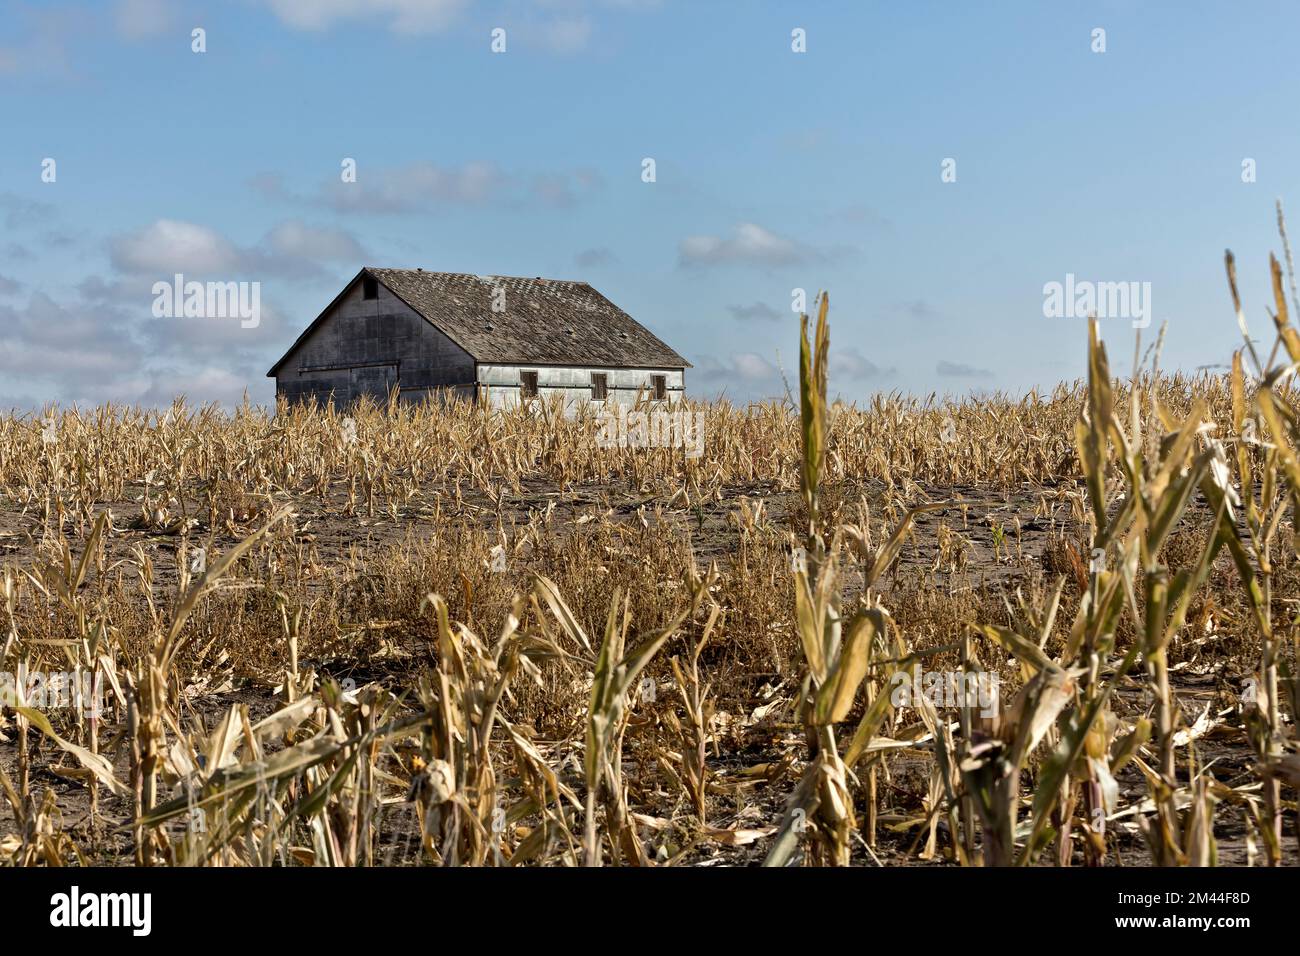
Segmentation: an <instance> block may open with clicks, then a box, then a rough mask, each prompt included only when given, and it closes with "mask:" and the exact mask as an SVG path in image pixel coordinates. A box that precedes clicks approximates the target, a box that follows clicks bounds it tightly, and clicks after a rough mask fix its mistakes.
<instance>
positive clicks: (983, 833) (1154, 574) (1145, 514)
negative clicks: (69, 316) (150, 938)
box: [0, 209, 1300, 866]
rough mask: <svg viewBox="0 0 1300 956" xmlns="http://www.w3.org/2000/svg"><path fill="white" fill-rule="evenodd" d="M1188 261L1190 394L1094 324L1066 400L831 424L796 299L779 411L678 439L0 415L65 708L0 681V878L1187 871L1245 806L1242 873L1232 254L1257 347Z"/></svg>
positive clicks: (1256, 777) (1261, 626) (570, 425)
mask: <svg viewBox="0 0 1300 956" xmlns="http://www.w3.org/2000/svg"><path fill="white" fill-rule="evenodd" d="M1280 216H1281V213H1280V209H1279V225H1281V218H1280ZM1282 236H1283V241H1284V243H1285V238H1286V237H1285V229H1284V228H1283V229H1282ZM1286 259H1287V261H1288V263H1289V260H1290V256H1289V248H1288V250H1287V255H1286ZM1227 267H1228V280H1229V288H1230V292H1231V296H1232V301H1233V304H1234V308H1235V311H1236V318H1237V321H1238V324H1239V326H1240V328H1241V330H1242V333H1243V336H1244V338H1245V342H1244V345H1243V347H1242V348H1241V349H1240V350H1239V351H1238V352H1237V353H1236V354H1235V355H1234V356H1233V361H1232V366H1231V372H1230V373H1229V374H1228V375H1225V376H1222V377H1219V378H1210V377H1200V378H1197V379H1188V378H1185V377H1181V376H1169V375H1164V374H1161V373H1160V372H1159V371H1158V366H1157V362H1158V354H1159V352H1158V348H1157V349H1156V351H1155V356H1156V359H1155V360H1154V361H1152V362H1151V363H1150V366H1149V367H1147V365H1146V363H1145V362H1143V363H1138V362H1136V361H1135V368H1138V369H1140V370H1139V371H1137V372H1135V374H1134V375H1133V376H1132V377H1131V378H1130V379H1129V380H1128V381H1118V380H1116V379H1114V378H1113V377H1112V375H1111V373H1110V370H1109V363H1108V358H1107V353H1106V348H1105V346H1104V345H1103V343H1102V342H1101V339H1100V335H1099V329H1098V325H1097V323H1096V322H1095V321H1093V322H1091V323H1090V325H1089V329H1088V341H1087V349H1088V378H1087V381H1086V382H1083V383H1079V384H1078V385H1076V386H1073V387H1069V386H1062V387H1060V388H1058V389H1057V390H1056V391H1055V392H1054V393H1052V394H1051V395H1049V396H1045V397H1040V396H1036V395H1034V396H1028V397H1026V398H1023V399H1020V400H1012V399H1009V398H1005V397H995V398H991V399H983V400H978V401H976V400H967V401H964V402H961V403H956V404H953V403H947V404H941V403H938V402H936V401H935V400H934V398H933V397H931V398H930V399H925V400H919V401H918V400H909V399H903V398H900V397H897V396H882V397H878V398H876V399H874V400H873V401H872V402H871V403H870V405H869V406H868V407H866V408H862V409H859V408H856V407H848V406H845V405H843V404H842V403H839V402H830V401H829V400H828V394H827V389H828V382H827V368H828V364H829V355H830V322H829V300H828V298H827V297H826V296H824V295H823V296H822V297H821V298H820V299H819V302H818V308H817V315H816V319H815V321H810V319H809V317H807V316H804V317H802V319H801V329H800V340H801V342H800V344H801V349H800V363H799V386H798V395H797V396H790V397H789V398H788V399H787V401H786V402H784V403H780V402H773V403H766V404H762V405H753V406H749V407H748V408H737V407H734V406H732V405H730V404H727V403H725V402H719V403H714V404H709V405H703V406H699V408H698V410H699V411H701V412H703V414H704V417H705V422H704V428H705V432H704V434H705V436H706V438H707V442H706V453H705V455H704V456H702V457H700V458H690V457H687V456H686V455H685V454H684V453H683V452H682V450H681V449H670V448H664V449H635V448H623V449H605V448H600V447H598V446H597V444H596V435H597V434H598V428H597V427H596V425H595V422H594V420H593V419H592V418H591V415H590V414H589V413H584V414H581V415H579V416H577V417H565V416H563V415H562V414H560V412H559V409H558V408H555V407H543V408H541V409H540V410H535V411H533V412H528V411H524V410H519V411H509V412H504V413H488V412H487V411H485V410H483V409H480V408H475V407H472V406H468V405H451V406H425V407H418V408H417V407H411V406H407V405H401V404H398V403H396V402H395V401H394V402H391V403H390V404H389V405H388V406H387V407H377V406H373V405H367V404H363V405H362V406H361V407H359V408H355V409H352V410H349V411H348V413H347V415H346V416H345V415H344V414H343V413H341V412H339V411H336V410H335V409H333V408H332V407H330V408H325V409H303V408H294V409H288V408H280V409H278V410H277V412H276V414H275V415H274V417H271V416H268V415H267V414H265V413H264V412H262V411H260V410H257V409H253V408H250V407H244V408H241V409H239V410H238V411H236V412H235V413H234V414H233V415H224V414H222V413H220V412H219V411H217V410H215V409H202V410H198V411H192V410H190V409H187V408H186V407H185V406H183V405H181V404H179V403H178V404H177V405H176V406H174V407H173V408H171V409H170V410H168V411H166V412H164V413H162V414H153V413H145V412H140V411H134V410H127V409H117V408H103V409H96V410H93V411H90V412H83V411H75V410H72V411H68V410H65V411H60V410H57V409H50V410H48V411H47V412H46V414H45V415H43V416H42V420H39V421H33V420H30V419H24V418H18V417H14V416H10V417H7V418H3V419H0V493H2V497H3V501H4V502H5V504H6V508H7V510H6V511H5V512H4V514H6V515H8V516H10V517H13V518H14V520H15V522H16V526H17V530H10V529H9V528H8V527H0V546H3V547H5V548H6V552H5V553H7V554H9V555H10V559H9V560H10V561H11V563H10V565H9V566H7V567H6V568H5V569H4V571H3V575H2V577H0V596H2V597H3V614H4V629H5V636H4V640H3V644H2V645H0V655H2V660H0V664H2V665H3V670H4V671H5V672H7V673H19V672H23V673H28V672H54V671H59V672H71V673H75V674H78V675H81V674H85V675H89V676H90V677H91V678H92V679H93V680H95V681H98V682H99V683H100V684H101V685H102V686H103V688H104V706H103V708H102V709H100V710H93V709H92V710H91V711H89V712H86V711H82V710H68V709H59V708H56V707H50V706H46V707H42V706H39V703H40V702H39V701H34V700H31V699H28V697H29V695H28V693H27V692H26V691H24V690H23V689H22V687H21V685H20V686H19V690H18V691H17V693H16V695H15V696H14V699H7V700H5V701H4V702H3V708H2V709H0V734H2V735H3V740H0V758H3V759H2V760H0V791H2V793H3V798H4V803H5V805H6V806H7V812H6V814H5V815H4V816H0V858H2V859H3V860H4V861H5V862H7V863H9V864H11V865H18V866H28V865H89V864H92V863H102V862H120V863H135V864H137V865H142V866H169V865H213V866H266V865H283V866H288V865H314V866H372V865H388V864H399V865H446V866H455V865H470V866H482V865H512V866H514V865H548V864H549V865H571V866H577V865H588V866H593V865H594V866H598V865H605V864H610V865H638V866H646V865H674V864H690V863H698V862H705V861H712V860H714V859H716V858H717V857H718V856H719V855H722V857H723V858H724V859H728V860H733V861H743V862H758V861H760V860H761V861H763V862H765V863H766V864H767V865H773V866H787V865H847V864H850V863H870V864H872V865H875V864H880V863H885V862H889V863H896V864H905V863H908V862H912V861H915V860H934V859H943V860H946V861H949V862H952V863H956V864H960V865H972V866H974V865H990V866H1012V865H1022V866H1023V865H1034V864H1043V863H1050V864H1057V865H1076V864H1080V863H1082V864H1085V865H1106V864H1114V863H1116V862H1118V861H1120V859H1121V857H1123V862H1125V863H1127V864H1132V863H1135V862H1140V859H1138V858H1139V857H1140V856H1145V858H1146V859H1147V860H1148V861H1149V862H1151V863H1153V864H1158V865H1194V866H1203V865H1213V864H1215V863H1216V862H1219V859H1220V850H1221V845H1220V844H1221V841H1222V834H1223V832H1224V829H1223V827H1222V824H1223V823H1224V821H1235V822H1238V823H1240V822H1243V821H1244V822H1245V823H1246V824H1247V831H1246V832H1247V836H1246V839H1245V859H1246V860H1247V861H1249V862H1253V861H1254V860H1255V859H1256V858H1258V859H1259V860H1260V861H1261V862H1263V863H1266V864H1268V865H1279V864H1280V863H1282V862H1283V861H1284V858H1285V857H1286V856H1287V854H1288V852H1290V853H1292V854H1293V853H1294V848H1291V849H1290V850H1288V847H1287V833H1288V829H1289V830H1290V832H1291V834H1293V835H1294V833H1295V820H1294V819H1292V820H1290V821H1288V820H1287V814H1288V812H1291V813H1292V814H1294V811H1295V799H1294V795H1295V790H1296V787H1297V786H1298V785H1300V752H1298V750H1297V741H1296V737H1295V733H1294V727H1295V723H1294V715H1295V713H1296V707H1297V698H1298V697H1300V675H1298V674H1297V670H1296V666H1295V662H1296V651H1297V645H1298V644H1300V627H1298V626H1297V623H1296V616H1295V598H1296V596H1297V591H1296V587H1297V582H1300V554H1298V553H1297V551H1298V549H1300V537H1297V535H1296V533H1295V530H1294V515H1295V514H1296V508H1297V506H1298V505H1300V497H1298V496H1300V418H1298V416H1297V411H1296V403H1295V400H1294V385H1293V379H1294V374H1295V370H1296V368H1297V367H1300V332H1297V330H1296V327H1295V326H1294V325H1293V324H1292V321H1291V316H1292V314H1293V312H1294V311H1296V301H1295V296H1294V282H1293V281H1292V282H1291V286H1292V292H1291V295H1290V297H1289V298H1288V295H1287V288H1286V287H1287V282H1288V278H1289V271H1284V269H1283V267H1282V266H1281V265H1280V264H1279V263H1278V262H1277V261H1276V260H1273V261H1272V262H1271V265H1270V268H1271V275H1270V279H1271V286H1272V292H1273V308H1272V310H1271V311H1270V316H1271V321H1272V322H1273V326H1274V331H1275V344H1274V346H1273V348H1272V350H1271V352H1270V353H1269V354H1268V355H1267V356H1263V357H1261V355H1260V354H1259V353H1258V352H1257V351H1256V348H1255V346H1254V344H1253V343H1252V340H1251V338H1250V333H1249V331H1248V329H1247V324H1246V319H1245V312H1244V308H1243V306H1242V302H1241V298H1240V295H1239V292H1238V287H1237V278H1236V271H1235V266H1234V263H1233V260H1232V257H1231V254H1229V256H1228V259H1227ZM810 326H811V328H810ZM539 488H542V489H546V490H545V493H544V494H542V495H540V496H539V495H538V494H537V489H539ZM936 489H943V490H942V492H941V493H936ZM980 489H985V490H988V489H992V490H994V491H996V492H999V493H1002V492H1007V493H1010V492H1011V491H1012V490H1014V491H1015V492H1016V493H1017V494H1020V495H1021V496H1022V497H1024V498H1025V499H1026V500H1028V501H1029V502H1030V505H1031V507H1032V510H1033V511H1034V514H1033V517H1032V519H1028V523H1031V524H1032V523H1041V522H1047V523H1050V524H1051V527H1052V535H1053V536H1052V537H1051V539H1050V540H1049V544H1048V546H1046V547H1045V548H1044V550H1043V554H1042V556H1041V567H1040V566H1038V565H1036V564H1035V561H1038V560H1040V559H1039V558H1038V557H1036V556H1033V555H1027V554H1026V553H1025V551H1024V548H1023V544H1024V541H1023V538H1022V532H1023V529H1022V520H1021V517H1020V516H1016V517H1014V519H1013V520H1009V519H1005V518H999V519H997V520H993V519H990V524H989V534H990V536H991V542H992V552H991V553H992V564H993V565H994V566H996V567H997V568H1006V569H1010V570H1011V571H1014V574H1009V576H1004V577H1002V578H998V579H995V580H992V581H989V580H985V579H984V577H983V572H981V576H980V577H979V578H976V577H974V576H973V570H978V567H973V566H972V565H971V564H970V560H971V555H972V554H973V553H975V552H974V551H973V550H972V549H973V548H974V539H975V537H976V529H973V528H972V520H974V521H975V522H976V523H978V521H979V520H980V515H979V511H980V509H981V508H984V507H986V502H985V503H984V504H982V503H981V499H980V498H979V497H978V496H977V495H975V494H972V492H977V491H979V490H980ZM543 501H544V502H545V503H543ZM575 502H577V503H576V504H575ZM566 509H567V511H566ZM1062 511H1063V512H1064V516H1063V517H1062V516H1061V514H1060V512H1062ZM561 512H565V513H563V514H561ZM936 516H938V517H936ZM936 520H937V521H938V525H937V527H935V526H933V525H931V526H930V527H929V530H926V529H924V528H923V527H922V525H923V524H925V523H926V522H932V521H936ZM331 521H333V522H346V524H347V527H349V528H351V529H352V534H351V541H349V542H346V543H344V544H342V545H336V546H335V547H334V548H333V550H331V548H330V546H329V544H328V540H327V539H328V537H329V534H328V532H329V529H330V525H329V522H331ZM952 522H955V523H952ZM412 528H418V529H419V530H420V531H421V533H420V534H414V533H412ZM400 529H405V531H406V536H405V537H403V536H402V534H401V532H400ZM719 529H721V530H719ZM927 534H932V535H933V536H934V540H935V542H936V544H935V546H934V548H933V549H932V550H931V551H924V547H925V546H924V541H923V540H922V539H923V537H924V535H927ZM711 535H712V537H710V536H711ZM371 537H375V538H378V539H379V540H366V539H369V538H371ZM722 538H725V539H726V540H727V541H729V542H731V546H729V547H727V548H724V549H721V551H722V552H724V553H719V551H720V549H718V548H716V547H712V548H711V547H710V545H711V542H716V541H717V540H720V539H722ZM13 552H17V555H16V557H17V560H16V561H15V560H13V559H14V554H13ZM923 552H924V553H923ZM200 558H201V560H200ZM986 564H987V562H986ZM909 568H910V570H908V569H909ZM484 634H487V635H495V637H494V638H493V637H483V636H480V635H484ZM1194 668H1199V669H1200V672H1202V673H1208V674H1211V675H1214V679H1215V680H1216V681H1217V683H1218V686H1219V690H1220V693H1219V694H1218V695H1217V696H1216V698H1215V700H1214V701H1212V702H1211V703H1208V704H1206V705H1205V707H1204V710H1203V711H1201V712H1200V713H1199V714H1198V713H1196V712H1195V711H1194V710H1192V709H1191V707H1190V705H1189V703H1188V700H1189V698H1188V697H1187V696H1186V695H1183V694H1180V693H1179V685H1178V682H1179V679H1180V675H1181V674H1182V673H1183V672H1190V671H1192V670H1193V669H1194ZM922 669H929V670H942V671H953V670H957V671H961V672H964V673H966V674H968V675H978V676H979V677H981V678H987V679H991V680H996V681H997V682H998V683H999V684H1000V685H1001V687H1002V688H1003V693H1002V697H1001V699H1000V702H999V706H997V707H996V708H994V709H993V710H992V711H991V712H990V711H988V710H986V709H982V708H977V707H976V706H975V705H974V704H973V703H972V702H971V701H970V700H962V701H959V702H957V704H956V705H955V706H950V705H949V704H947V703H945V702H942V701H939V702H936V701H935V700H933V699H931V697H929V696H928V695H927V693H926V690H925V688H924V687H923V686H921V684H920V683H918V681H919V674H920V673H921V671H922ZM1242 687H1244V691H1242V690H1241V688H1242ZM900 691H902V692H903V694H902V696H901V697H900V696H899V692H900ZM1215 704H1217V705H1218V706H1213V705H1215ZM1219 740H1235V741H1239V742H1240V744H1241V749H1242V751H1243V753H1248V754H1249V758H1248V760H1247V761H1245V763H1244V765H1243V766H1241V767H1239V768H1238V769H1237V770H1236V771H1234V772H1216V769H1217V768H1216V761H1217V758H1209V759H1207V756H1206V753H1205V750H1206V747H1207V745H1208V744H1209V743H1210V742H1211V741H1219ZM47 772H48V773H52V774H54V775H56V776H57V777H58V778H60V782H59V783H58V784H57V785H51V784H50V783H49V780H50V778H49V776H48V774H47ZM74 815H75V816H76V817H78V820H77V821H76V822H75V825H70V823H72V821H71V819H70V818H71V817H72V816H74Z"/></svg>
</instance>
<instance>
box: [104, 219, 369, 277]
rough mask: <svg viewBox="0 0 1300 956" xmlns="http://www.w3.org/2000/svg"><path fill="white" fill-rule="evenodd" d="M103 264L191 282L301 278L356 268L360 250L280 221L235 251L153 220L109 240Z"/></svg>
mask: <svg viewBox="0 0 1300 956" xmlns="http://www.w3.org/2000/svg"><path fill="white" fill-rule="evenodd" d="M108 247H109V259H110V261H111V262H112V263H113V268H115V269H116V270H117V271H118V272H121V273H124V274H126V275H131V276H152V277H154V278H156V279H167V278H169V277H170V276H172V275H173V274H174V273H178V272H179V273H182V274H188V275H191V276H193V277H195V278H202V277H205V276H206V277H220V278H229V277H231V276H234V275H247V274H252V275H254V276H255V277H257V276H286V277H290V278H306V277H312V276H318V275H320V274H321V272H322V268H321V264H322V263H323V262H347V263H348V264H349V265H359V264H360V260H361V259H363V258H365V256H366V252H365V249H364V248H363V247H362V246H361V243H359V242H358V241H357V240H356V239H355V238H354V237H353V236H352V234H351V233H348V232H345V231H343V230H340V229H331V228H328V227H317V226H310V225H307V224H305V223H303V222H300V221H298V220H296V219H295V220H289V221H287V222H282V223H280V224H279V225H278V226H276V227H274V228H273V229H272V230H271V231H270V232H269V233H267V234H266V236H265V237H263V239H262V241H261V242H260V243H259V244H257V245H255V246H250V247H241V246H239V245H237V244H235V243H234V242H232V241H231V240H230V239H228V238H226V237H225V236H223V235H222V234H221V233H220V232H218V231H217V230H215V229H212V228H211V227H209V226H203V225H199V224H198V223H193V222H181V221H178V220H175V219H159V220H156V221H155V222H153V223H150V224H149V225H148V226H145V227H144V228H143V229H140V230H137V231H136V232H133V233H128V234H126V235H122V236H116V237H114V238H112V239H110V240H109V244H108Z"/></svg>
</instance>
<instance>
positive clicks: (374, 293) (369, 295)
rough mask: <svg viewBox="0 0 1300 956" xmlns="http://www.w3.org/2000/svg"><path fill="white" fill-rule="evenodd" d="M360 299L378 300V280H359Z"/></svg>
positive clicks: (372, 278)
mask: <svg viewBox="0 0 1300 956" xmlns="http://www.w3.org/2000/svg"><path fill="white" fill-rule="evenodd" d="M361 298H363V299H378V298H379V280H378V279H376V278H375V277H374V276H363V277H362V279H361Z"/></svg>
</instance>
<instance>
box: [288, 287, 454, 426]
mask: <svg viewBox="0 0 1300 956" xmlns="http://www.w3.org/2000/svg"><path fill="white" fill-rule="evenodd" d="M275 384H276V392H277V393H278V394H280V395H283V396H284V397H285V398H286V399H288V400H289V401H290V402H297V401H304V400H315V401H318V402H324V401H326V400H327V399H328V398H329V397H330V396H331V394H332V395H333V398H334V402H335V404H336V405H340V406H341V405H344V404H346V403H348V402H351V401H355V400H356V399H358V398H360V397H361V396H362V395H371V396H372V397H374V398H376V399H378V400H384V399H386V398H387V397H388V391H389V389H390V388H392V387H393V386H400V388H401V396H402V399H403V400H405V401H421V400H423V399H425V398H427V397H428V396H429V395H430V394H432V393H433V390H437V389H447V388H449V387H452V391H454V392H456V393H459V394H462V395H464V396H465V397H472V396H473V395H474V359H473V358H471V357H470V356H469V355H468V354H467V353H466V352H465V351H464V350H463V349H461V348H460V347H459V346H457V345H456V344H455V343H454V342H452V341H451V339H449V338H447V336H445V335H444V334H443V333H441V332H439V331H438V330H437V329H435V328H434V327H433V326H432V325H430V324H429V322H428V321H427V320H425V318H424V317H423V316H421V315H420V314H419V313H417V312H416V311H415V310H413V309H412V308H410V307H409V306H408V305H407V304H406V303H404V302H403V301H402V300H401V299H399V298H398V297H397V296H395V295H394V294H393V293H392V292H390V291H389V290H388V289H387V288H386V287H385V286H384V285H383V284H382V283H380V284H379V287H378V297H377V298H374V299H366V298H365V297H364V292H363V288H362V283H360V282H358V283H356V284H355V285H354V286H353V287H352V289H350V290H349V291H348V292H347V293H346V294H345V295H344V296H343V297H342V298H340V299H339V300H338V302H336V303H335V304H334V306H333V309H332V310H331V311H330V313H329V314H328V315H327V317H326V319H325V321H323V322H320V323H319V324H318V325H317V326H316V327H315V328H314V329H313V330H312V331H311V333H310V334H309V335H308V336H307V337H306V339H304V340H303V341H302V342H301V343H299V344H298V345H297V347H296V348H295V350H294V352H293V354H292V355H291V356H290V357H289V360H288V361H287V362H285V363H284V365H283V366H282V367H281V368H280V369H279V370H278V371H277V374H276V378H275Z"/></svg>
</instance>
